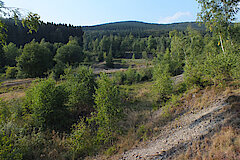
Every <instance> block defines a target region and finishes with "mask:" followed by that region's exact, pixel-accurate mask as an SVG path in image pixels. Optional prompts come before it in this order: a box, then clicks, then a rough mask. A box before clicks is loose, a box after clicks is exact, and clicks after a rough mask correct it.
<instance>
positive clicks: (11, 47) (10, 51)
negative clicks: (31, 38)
mask: <svg viewBox="0 0 240 160" xmlns="http://www.w3.org/2000/svg"><path fill="white" fill-rule="evenodd" d="M3 51H4V55H5V60H6V62H5V64H6V65H8V66H11V67H13V66H16V63H17V61H16V58H17V57H18V56H20V52H19V50H18V48H17V47H16V45H15V44H14V43H9V44H8V45H5V46H3Z"/></svg>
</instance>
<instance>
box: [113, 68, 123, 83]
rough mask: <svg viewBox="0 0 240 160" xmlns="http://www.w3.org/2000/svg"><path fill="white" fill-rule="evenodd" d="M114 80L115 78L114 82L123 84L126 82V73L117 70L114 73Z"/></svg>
mask: <svg viewBox="0 0 240 160" xmlns="http://www.w3.org/2000/svg"><path fill="white" fill-rule="evenodd" d="M113 80H114V83H116V84H118V85H122V84H124V83H125V81H126V74H125V73H124V72H121V71H120V72H116V73H115V74H114V75H113Z"/></svg>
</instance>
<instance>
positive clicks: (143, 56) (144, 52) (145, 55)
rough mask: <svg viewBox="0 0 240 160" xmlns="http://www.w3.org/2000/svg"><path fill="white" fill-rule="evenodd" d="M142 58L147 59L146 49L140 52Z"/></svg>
mask: <svg viewBox="0 0 240 160" xmlns="http://www.w3.org/2000/svg"><path fill="white" fill-rule="evenodd" d="M142 58H143V59H148V54H147V52H146V51H143V52H142Z"/></svg>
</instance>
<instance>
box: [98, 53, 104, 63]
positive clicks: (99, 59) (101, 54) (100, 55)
mask: <svg viewBox="0 0 240 160" xmlns="http://www.w3.org/2000/svg"><path fill="white" fill-rule="evenodd" d="M98 61H99V62H103V61H104V56H103V52H99V53H98Z"/></svg>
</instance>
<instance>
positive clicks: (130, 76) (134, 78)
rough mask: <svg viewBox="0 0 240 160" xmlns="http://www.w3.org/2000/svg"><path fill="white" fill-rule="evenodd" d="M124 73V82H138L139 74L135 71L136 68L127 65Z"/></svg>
mask: <svg viewBox="0 0 240 160" xmlns="http://www.w3.org/2000/svg"><path fill="white" fill-rule="evenodd" d="M125 74H126V84H132V83H135V82H138V81H139V79H140V76H139V74H138V73H137V72H136V70H134V69H132V67H129V68H128V70H127V71H126V72H125Z"/></svg>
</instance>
